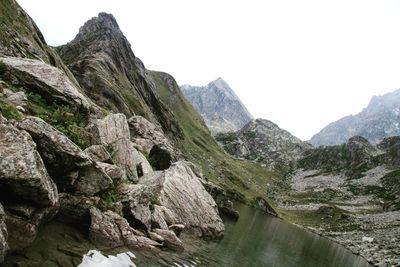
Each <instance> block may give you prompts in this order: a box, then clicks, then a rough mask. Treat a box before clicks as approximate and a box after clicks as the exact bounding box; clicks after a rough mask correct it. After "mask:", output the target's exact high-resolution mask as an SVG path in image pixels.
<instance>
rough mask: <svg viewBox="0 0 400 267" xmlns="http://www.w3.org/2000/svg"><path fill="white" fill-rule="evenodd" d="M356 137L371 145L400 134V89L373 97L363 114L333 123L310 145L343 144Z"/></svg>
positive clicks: (313, 138)
mask: <svg viewBox="0 0 400 267" xmlns="http://www.w3.org/2000/svg"><path fill="white" fill-rule="evenodd" d="M355 135H359V136H362V137H364V138H366V139H367V140H368V141H370V142H372V143H378V142H380V141H381V140H382V139H383V138H385V137H389V136H396V135H400V89H399V90H396V91H393V92H390V93H387V94H384V95H382V96H373V97H372V99H371V101H370V102H369V104H368V106H367V107H366V108H364V109H363V110H362V111H361V112H360V113H358V114H356V115H354V116H346V117H343V118H341V119H340V120H338V121H335V122H332V123H330V124H329V125H328V126H326V127H325V128H323V129H322V130H321V131H320V132H319V133H318V134H316V135H314V136H313V137H312V138H311V140H310V143H312V144H313V145H314V146H320V145H334V144H343V143H346V141H347V140H348V139H349V138H350V137H352V136H355Z"/></svg>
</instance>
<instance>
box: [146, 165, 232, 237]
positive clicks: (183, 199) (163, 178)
mask: <svg viewBox="0 0 400 267" xmlns="http://www.w3.org/2000/svg"><path fill="white" fill-rule="evenodd" d="M140 183H141V184H145V185H147V186H149V187H150V188H155V187H157V188H159V189H160V192H159V195H158V200H159V202H160V204H161V205H162V206H164V207H166V208H168V209H169V210H170V211H172V213H173V214H174V217H175V220H176V221H175V223H181V224H184V225H185V226H186V228H187V229H188V230H190V231H192V232H193V233H195V234H196V235H198V236H204V237H212V238H219V237H222V236H223V234H224V224H223V222H222V220H221V218H220V217H219V214H218V209H217V204H216V203H215V201H214V199H213V198H212V197H211V196H210V194H209V193H208V192H207V191H206V190H205V188H204V187H203V185H202V183H201V181H200V178H199V177H198V176H197V175H196V174H195V173H194V172H193V171H192V169H191V166H190V164H188V163H186V162H183V161H178V162H176V163H174V164H172V166H171V167H170V168H169V169H167V170H165V171H164V172H163V173H162V174H161V175H156V174H151V175H146V176H144V177H143V178H142V179H141V180H140Z"/></svg>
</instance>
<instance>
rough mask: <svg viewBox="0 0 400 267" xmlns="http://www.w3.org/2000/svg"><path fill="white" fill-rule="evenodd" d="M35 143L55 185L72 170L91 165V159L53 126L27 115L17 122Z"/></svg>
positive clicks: (61, 182)
mask: <svg viewBox="0 0 400 267" xmlns="http://www.w3.org/2000/svg"><path fill="white" fill-rule="evenodd" d="M18 128H20V129H23V130H25V131H27V132H28V133H29V134H30V135H31V136H32V138H33V140H34V141H35V143H36V144H37V148H38V151H39V153H40V155H41V156H42V158H43V161H44V162H45V164H46V167H47V169H48V170H49V173H50V175H51V176H52V177H53V179H55V181H56V183H57V185H58V186H59V187H62V186H61V185H62V184H63V183H64V182H65V181H63V179H65V178H64V177H65V176H66V175H68V174H70V173H71V172H72V171H76V170H78V169H79V168H80V167H82V166H88V165H91V163H92V161H91V160H90V158H89V157H88V155H86V154H85V153H84V152H83V151H82V150H81V149H80V148H79V147H78V146H77V145H76V144H75V143H74V142H72V141H71V140H70V139H68V137H66V136H65V135H64V134H63V133H61V132H60V131H58V130H57V129H55V128H54V127H53V126H51V125H50V124H48V123H47V122H45V121H44V120H42V119H40V118H37V117H27V118H26V119H24V120H22V121H20V122H19V123H18Z"/></svg>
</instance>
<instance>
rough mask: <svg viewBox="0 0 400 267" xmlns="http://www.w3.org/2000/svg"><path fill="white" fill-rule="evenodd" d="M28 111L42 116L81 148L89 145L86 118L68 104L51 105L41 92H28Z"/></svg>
mask: <svg viewBox="0 0 400 267" xmlns="http://www.w3.org/2000/svg"><path fill="white" fill-rule="evenodd" d="M26 95H27V97H28V100H29V101H28V111H29V113H30V114H32V115H34V116H37V117H40V118H41V119H43V120H44V121H46V122H47V123H49V124H50V125H52V126H53V127H55V128H56V129H57V130H59V131H60V132H62V133H63V134H65V135H66V136H67V137H68V138H69V139H70V140H71V141H72V142H74V143H75V144H76V145H78V146H79V147H80V148H82V149H85V148H86V147H88V146H89V144H90V143H89V133H88V132H87V131H86V129H85V124H86V123H85V120H84V118H83V117H82V115H81V114H80V113H79V112H74V111H73V110H72V109H71V108H70V107H68V106H62V105H57V104H53V105H49V104H48V103H47V102H46V100H45V99H44V98H43V97H42V96H41V95H39V94H36V93H33V92H28V93H26Z"/></svg>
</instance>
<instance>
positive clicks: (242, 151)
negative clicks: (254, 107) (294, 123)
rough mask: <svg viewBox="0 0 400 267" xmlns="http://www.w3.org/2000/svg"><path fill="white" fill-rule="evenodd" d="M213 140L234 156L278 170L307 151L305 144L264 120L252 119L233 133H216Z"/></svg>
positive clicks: (307, 145)
mask: <svg viewBox="0 0 400 267" xmlns="http://www.w3.org/2000/svg"><path fill="white" fill-rule="evenodd" d="M216 139H217V141H218V142H220V143H221V144H222V146H223V147H224V149H225V150H226V151H227V152H228V153H230V154H232V155H234V156H236V157H239V158H245V159H249V160H255V161H259V162H262V163H264V164H267V165H268V166H270V167H278V168H279V167H282V166H287V165H290V164H291V163H293V162H294V161H295V160H296V159H298V158H300V156H301V155H302V153H303V152H304V151H306V150H307V149H309V148H310V145H309V144H307V143H305V142H303V141H301V140H300V139H299V138H297V137H295V136H293V135H292V134H291V133H289V132H288V131H286V130H283V129H281V128H279V126H278V125H276V124H275V123H273V122H271V121H268V120H264V119H256V120H252V121H250V122H249V123H247V124H246V125H245V126H244V127H243V128H242V129H240V130H239V131H237V132H234V133H221V134H218V135H217V136H216Z"/></svg>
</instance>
